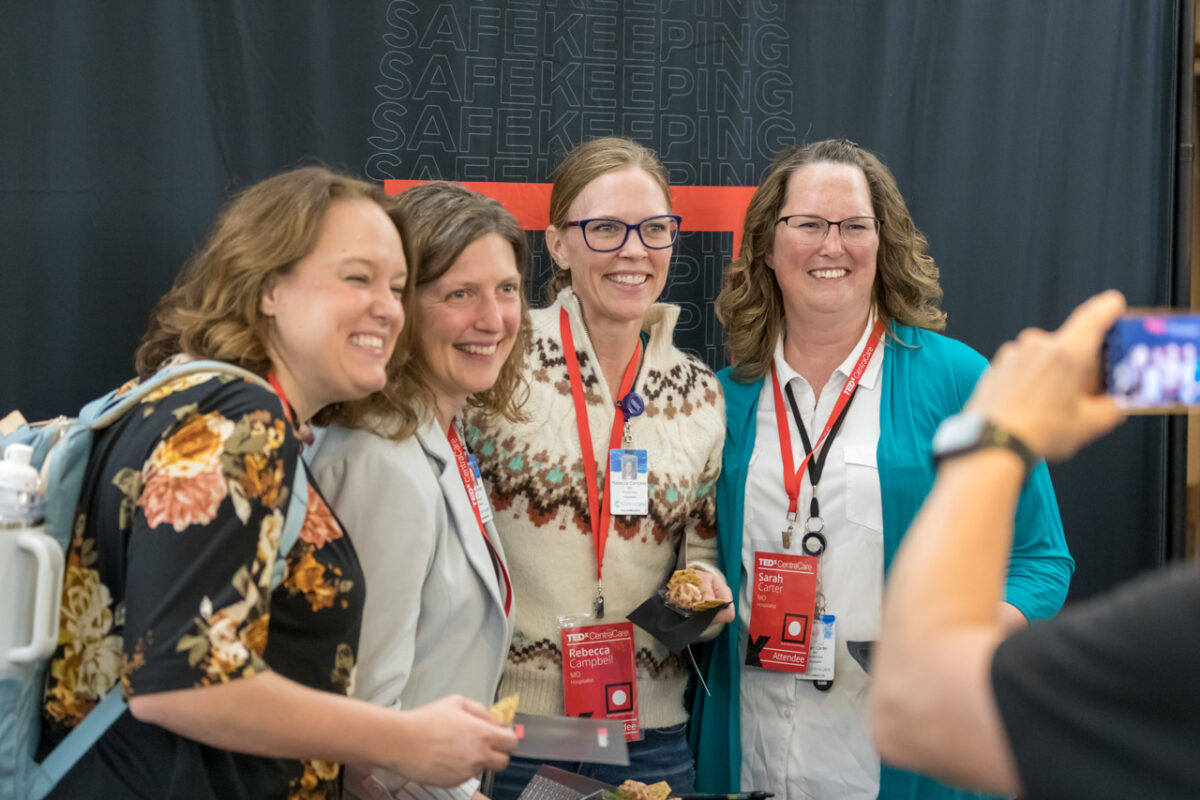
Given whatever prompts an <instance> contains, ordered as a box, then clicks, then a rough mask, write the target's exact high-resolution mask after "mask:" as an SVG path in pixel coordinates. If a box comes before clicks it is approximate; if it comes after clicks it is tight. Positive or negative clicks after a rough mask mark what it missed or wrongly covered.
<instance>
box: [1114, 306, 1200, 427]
mask: <svg viewBox="0 0 1200 800" xmlns="http://www.w3.org/2000/svg"><path fill="white" fill-rule="evenodd" d="M1101 375H1102V380H1103V382H1104V391H1105V392H1106V393H1108V394H1109V395H1111V396H1112V397H1113V399H1114V400H1116V402H1117V405H1119V406H1121V408H1123V409H1124V410H1125V411H1127V412H1128V413H1130V414H1169V413H1180V412H1184V411H1187V410H1188V409H1189V406H1196V405H1200V313H1198V312H1193V311H1186V310H1178V309H1131V310H1130V311H1129V312H1128V313H1126V314H1125V315H1124V316H1122V317H1121V318H1120V319H1118V320H1117V321H1116V322H1115V323H1114V324H1113V326H1112V327H1111V328H1110V329H1109V331H1108V334H1107V335H1106V336H1105V338H1104V345H1103V348H1102V353H1101Z"/></svg>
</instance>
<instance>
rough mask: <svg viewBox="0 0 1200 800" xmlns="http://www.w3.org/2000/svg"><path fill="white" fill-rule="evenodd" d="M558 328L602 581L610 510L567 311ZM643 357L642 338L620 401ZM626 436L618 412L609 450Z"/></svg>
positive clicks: (563, 311) (622, 417) (623, 380)
mask: <svg viewBox="0 0 1200 800" xmlns="http://www.w3.org/2000/svg"><path fill="white" fill-rule="evenodd" d="M558 326H559V330H560V331H561V332H562V346H563V357H564V358H565V359H566V362H567V374H568V375H570V377H571V397H572V398H573V399H574V400H575V427H576V428H577V429H578V431H579V447H580V449H581V450H582V451H583V474H584V477H585V478H586V483H587V498H588V513H589V514H590V521H591V523H592V545H593V547H594V548H595V550H596V580H597V581H599V580H600V578H601V575H602V573H603V568H604V545H605V544H606V543H607V542H608V523H609V518H610V511H609V506H608V505H607V504H603V505H602V504H601V503H600V497H599V496H598V495H597V494H596V457H595V454H594V451H593V450H592V429H591V426H590V425H588V416H587V401H586V400H585V399H584V397H583V378H581V377H580V375H579V356H577V355H576V354H575V339H574V337H573V336H571V320H570V318H569V317H568V316H567V309H566V308H562V309H561V310H560V312H559V315H558ZM641 353H642V340H641V338H640V337H639V338H638V342H637V346H636V347H635V348H634V349H633V357H632V358H630V359H629V366H627V367H625V376H624V377H623V378H621V388H620V389H619V390H618V391H617V396H618V397H624V396H625V395H627V394H629V390H630V389H632V388H633V376H634V374H635V373H636V372H637V365H638V356H640V355H641ZM624 433H625V414H624V413H623V412H622V411H621V410H620V409H617V410H616V413H615V415H614V416H613V427H612V435H611V436H609V437H608V449H609V450H612V449H614V448H615V447H617V445H619V444H620V443H621V437H622V435H624ZM608 478H609V475H608V470H607V469H606V470H605V471H604V496H605V497H608Z"/></svg>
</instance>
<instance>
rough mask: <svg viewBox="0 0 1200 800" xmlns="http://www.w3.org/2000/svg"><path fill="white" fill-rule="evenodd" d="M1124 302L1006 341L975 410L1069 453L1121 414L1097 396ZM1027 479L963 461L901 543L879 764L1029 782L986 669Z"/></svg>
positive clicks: (1010, 463) (879, 686)
mask: <svg viewBox="0 0 1200 800" xmlns="http://www.w3.org/2000/svg"><path fill="white" fill-rule="evenodd" d="M1124 308H1125V302H1124V299H1123V298H1122V297H1121V296H1120V295H1119V294H1117V293H1116V292H1107V293H1104V294H1102V295H1099V296H1097V297H1094V298H1092V299H1091V300H1089V301H1088V302H1086V303H1084V304H1083V305H1082V306H1080V307H1079V308H1078V309H1076V311H1075V312H1074V313H1073V314H1072V315H1071V317H1070V318H1069V319H1068V320H1067V321H1066V322H1065V323H1064V324H1063V326H1062V327H1061V328H1060V329H1059V330H1058V331H1056V332H1054V333H1046V332H1043V331H1025V332H1024V333H1022V334H1021V336H1020V337H1019V339H1018V340H1017V341H1016V342H1013V343H1009V344H1007V345H1005V346H1004V347H1002V348H1001V349H1000V351H999V352H998V353H997V355H996V358H995V360H994V362H993V367H992V369H991V370H990V371H989V372H988V373H986V374H985V375H984V376H983V378H982V379H981V380H980V382H979V385H978V387H977V388H976V390H975V392H974V394H973V395H972V396H971V399H970V401H968V403H967V407H966V410H967V411H969V412H974V413H977V414H979V415H981V416H982V417H984V418H985V419H988V420H991V421H992V422H993V423H995V424H996V425H998V426H1000V427H1002V428H1004V429H1006V430H1008V431H1010V432H1011V433H1013V434H1015V435H1016V436H1017V437H1018V438H1020V439H1021V440H1022V441H1023V442H1025V444H1026V445H1027V446H1028V447H1029V448H1030V449H1031V450H1032V451H1033V452H1034V453H1035V454H1037V455H1039V456H1043V457H1045V458H1047V459H1050V460H1061V459H1064V458H1067V457H1069V456H1070V455H1072V454H1073V453H1074V452H1076V451H1077V450H1078V449H1079V448H1080V447H1082V446H1083V445H1084V444H1086V443H1087V442H1089V441H1091V440H1092V439H1094V438H1096V437H1097V436H1099V435H1101V434H1103V433H1105V432H1107V431H1109V430H1111V429H1112V428H1113V427H1114V426H1115V425H1116V424H1117V423H1118V422H1120V421H1121V419H1122V413H1121V411H1120V410H1119V409H1118V408H1117V407H1116V405H1115V404H1114V403H1113V402H1112V400H1111V399H1109V398H1107V397H1103V396H1096V395H1095V393H1094V392H1095V386H1096V376H1097V368H1098V365H1099V353H1100V343H1101V340H1102V338H1103V336H1104V333H1105V331H1106V330H1107V329H1108V328H1109V326H1110V325H1111V324H1112V322H1113V321H1114V320H1115V319H1116V318H1117V317H1118V316H1119V315H1120V314H1121V312H1122V311H1123V310H1124ZM1023 477H1024V464H1023V463H1022V461H1021V460H1020V458H1019V457H1018V456H1017V455H1015V454H1014V453H1012V452H1010V451H1008V450H1006V449H1000V448H989V449H985V450H980V451H976V452H974V453H971V454H969V455H964V456H961V457H958V458H954V459H952V460H950V461H948V462H946V463H945V464H943V466H942V467H941V468H940V469H939V472H938V478H937V481H936V483H935V484H934V488H933V491H932V492H931V493H930V495H929V497H928V499H927V500H926V502H925V504H924V506H923V507H922V509H921V511H920V513H919V514H918V515H917V518H916V520H915V521H914V522H913V525H912V527H911V528H910V529H909V532H908V534H907V535H906V537H905V539H904V544H903V545H902V546H901V549H900V552H899V554H898V555H897V557H896V561H895V564H894V565H893V567H892V570H891V573H890V578H889V584H888V591H887V597H886V601H885V603H884V618H883V635H882V638H881V641H880V644H879V648H878V651H877V653H876V655H875V659H874V664H873V671H874V674H875V681H874V688H873V700H872V706H873V709H872V710H873V716H874V734H875V740H876V744H877V745H878V747H879V749H880V752H881V754H882V755H883V757H884V759H886V760H888V761H890V762H892V763H894V764H896V765H898V766H903V767H906V768H910V769H914V770H919V771H922V772H929V773H932V774H934V775H937V776H939V777H941V778H944V779H946V780H949V781H952V782H955V783H959V784H963V785H968V786H972V787H976V788H979V789H982V790H986V791H989V792H993V793H1005V794H1015V793H1017V792H1019V790H1020V780H1019V777H1018V775H1017V770H1016V765H1015V762H1014V760H1013V756H1012V751H1011V748H1010V746H1009V743H1008V740H1007V738H1006V734H1005V732H1004V728H1003V725H1002V723H1001V720H1000V716H999V712H998V710H997V707H996V702H995V699H994V695H993V693H992V689H991V683H990V679H989V669H990V665H991V662H992V656H993V654H994V652H995V649H996V647H997V645H998V644H999V642H1000V641H1001V640H1002V639H1003V638H1004V636H1005V635H1006V631H1005V630H1004V626H1003V624H1002V620H1001V619H1000V617H999V615H998V614H997V609H998V608H999V602H1000V599H1001V597H1002V596H1003V595H1002V593H1003V590H1004V581H1005V572H1006V567H1007V562H1008V555H1009V549H1010V547H1011V543H1012V535H1013V530H1012V519H1013V514H1014V511H1015V508H1016V503H1017V498H1018V496H1019V494H1020V490H1021V483H1022V479H1023Z"/></svg>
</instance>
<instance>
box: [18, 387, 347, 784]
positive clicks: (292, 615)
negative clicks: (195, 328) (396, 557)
mask: <svg viewBox="0 0 1200 800" xmlns="http://www.w3.org/2000/svg"><path fill="white" fill-rule="evenodd" d="M299 450H300V445H299V442H298V440H297V439H296V437H295V435H294V434H293V432H292V429H291V426H290V424H289V423H288V421H287V419H286V417H285V416H284V412H283V408H282V405H281V403H280V401H279V399H278V398H277V397H276V396H275V395H274V394H273V393H271V392H269V391H267V390H266V389H264V388H262V387H261V386H258V385H255V384H253V383H249V382H247V381H244V380H241V379H238V378H233V377H231V376H227V375H225V376H218V375H216V374H211V373H210V374H204V373H202V374H198V375H188V376H183V377H181V378H180V379H179V380H177V381H174V382H172V383H170V384H168V385H166V386H164V387H163V388H161V389H159V390H157V391H155V392H153V393H151V394H150V395H148V396H147V397H146V398H145V400H143V401H142V403H141V404H140V406H139V407H138V408H135V409H133V410H131V411H130V412H129V413H127V414H126V415H125V416H124V417H123V418H122V419H121V420H120V421H119V422H117V423H116V424H115V425H113V426H112V427H111V428H109V429H107V430H105V431H103V432H101V433H100V434H99V435H98V436H97V438H96V442H95V445H94V448H93V453H92V458H91V460H90V461H89V463H88V467H87V471H86V474H85V478H84V484H83V493H82V495H81V497H82V500H81V502H80V506H79V509H78V511H77V515H76V519H75V525H74V533H73V538H72V541H71V544H70V547H69V549H68V553H67V565H66V577H65V580H64V587H63V598H62V606H63V611H62V617H61V625H60V633H59V645H58V649H57V651H56V652H55V654H54V656H53V658H52V660H51V663H50V668H49V670H48V675H47V679H46V689H45V695H44V701H43V706H42V741H41V750H42V752H43V754H44V753H46V752H49V750H50V749H51V748H52V747H53V746H54V745H55V744H57V743H58V742H59V741H60V740H61V739H62V738H63V737H64V736H65V735H66V734H67V733H68V732H69V731H70V729H71V728H73V727H74V726H75V725H76V724H78V723H79V721H80V720H82V719H83V717H84V716H85V715H86V714H87V713H88V711H89V710H91V709H92V708H93V707H94V706H95V705H96V704H97V703H98V702H99V701H100V699H102V697H103V696H104V694H105V693H106V692H107V691H108V690H109V688H111V687H112V686H114V685H115V684H116V683H117V681H120V682H121V688H122V690H123V691H124V694H125V697H126V698H127V699H128V698H129V697H132V696H134V695H137V694H151V693H155V692H164V691H172V690H177V689H190V688H198V687H205V686H212V685H214V684H219V683H226V682H229V681H233V680H238V679H239V678H247V677H250V676H253V675H256V674H258V673H260V672H263V671H266V670H274V671H275V672H277V673H278V674H280V675H282V676H284V677H286V678H289V679H291V680H294V681H296V682H298V683H301V684H303V685H305V686H308V687H312V688H315V689H321V690H325V691H330V692H336V693H339V694H348V693H349V691H350V688H351V680H352V676H353V670H354V661H355V653H356V650H357V647H358V637H359V629H360V626H361V617H362V608H363V602H364V600H365V587H364V583H363V577H362V572H361V570H360V567H359V563H358V558H357V556H356V555H355V552H354V547H353V546H352V545H351V543H350V540H349V539H348V538H347V537H346V536H345V535H344V532H343V530H342V527H341V525H340V523H339V522H338V521H337V520H336V519H335V518H334V516H333V514H332V513H331V511H330V510H329V507H328V506H327V505H326V504H325V501H324V499H323V498H322V497H321V495H320V493H319V491H317V488H316V486H315V485H314V484H313V483H312V481H311V479H310V480H309V493H308V508H307V514H306V516H305V520H304V525H303V527H302V529H301V532H300V538H299V540H298V541H297V542H296V545H295V546H294V547H293V548H292V550H291V552H289V553H288V554H287V570H286V573H285V576H286V577H285V579H284V581H283V584H282V585H281V586H279V587H278V588H276V589H275V590H274V591H273V592H272V591H270V582H271V573H272V567H273V565H274V562H275V558H276V553H277V549H278V545H279V537H280V535H281V533H282V531H283V525H284V521H285V520H284V516H285V513H286V511H287V507H288V496H289V493H290V488H291V485H292V481H293V476H294V471H295V470H297V469H303V468H304V467H303V466H302V463H303V462H302V461H301V459H300V457H299ZM329 735H330V737H336V736H337V735H338V732H337V731H330V732H329ZM339 776H340V767H339V766H338V765H337V764H332V763H325V762H320V761H304V762H301V761H296V760H289V759H272V758H262V757H258V756H250V755H244V754H241V753H233V752H229V751H225V750H219V749H216V748H212V747H208V746H206V745H203V744H200V743H198V742H195V741H192V740H189V739H185V738H183V737H180V736H177V735H175V734H172V733H170V732H168V731H166V730H165V729H163V728H160V727H158V726H155V725H150V724H146V723H142V722H139V721H137V720H136V719H134V717H133V716H132V715H131V714H130V713H128V712H126V713H125V714H123V715H122V716H121V717H120V719H119V720H118V721H117V722H116V723H115V724H114V725H113V726H112V727H111V728H109V729H108V731H106V732H105V734H104V735H103V736H102V737H101V739H100V741H99V742H97V744H96V746H94V747H93V748H92V749H91V750H90V751H89V752H88V753H87V754H86V755H85V756H84V757H83V758H82V759H81V760H80V761H79V763H78V764H76V765H75V767H74V768H73V769H72V770H71V772H69V773H68V774H67V776H66V777H65V778H64V779H63V781H62V782H61V783H60V784H59V785H58V787H56V789H55V791H54V792H53V793H52V795H51V796H52V797H71V798H78V797H103V798H115V797H155V798H158V797H188V798H192V797H195V798H240V797H245V798H334V797H337V796H339V792H340V779H339Z"/></svg>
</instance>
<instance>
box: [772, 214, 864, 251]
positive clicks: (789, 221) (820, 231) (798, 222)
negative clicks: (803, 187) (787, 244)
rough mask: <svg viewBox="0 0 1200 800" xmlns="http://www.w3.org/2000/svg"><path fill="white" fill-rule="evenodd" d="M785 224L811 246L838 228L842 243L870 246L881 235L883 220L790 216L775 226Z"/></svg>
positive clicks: (779, 220)
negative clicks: (831, 229) (834, 227)
mask: <svg viewBox="0 0 1200 800" xmlns="http://www.w3.org/2000/svg"><path fill="white" fill-rule="evenodd" d="M781 222H782V223H783V224H784V225H787V226H788V227H789V228H791V229H792V230H793V231H795V232H796V235H797V236H799V237H800V240H801V241H803V242H807V243H809V244H816V243H817V242H822V241H824V240H825V237H826V236H828V235H829V229H830V228H831V227H833V226H834V225H836V226H837V229H838V233H839V234H841V236H842V241H843V242H845V243H846V244H851V245H855V244H870V243H871V242H872V241H874V239H875V237H876V236H877V235H878V234H879V226H880V225H882V224H883V221H882V220H878V219H876V218H875V217H846V218H845V219H839V220H832V219H825V218H824V217H818V216H814V215H812V214H790V215H788V216H786V217H780V218H779V219H777V220H775V224H776V225H778V224H779V223H781Z"/></svg>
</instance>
